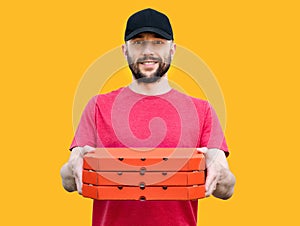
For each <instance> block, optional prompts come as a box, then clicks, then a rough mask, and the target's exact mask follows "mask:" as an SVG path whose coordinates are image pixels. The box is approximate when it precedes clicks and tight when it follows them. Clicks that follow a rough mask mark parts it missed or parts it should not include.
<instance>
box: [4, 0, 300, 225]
mask: <svg viewBox="0 0 300 226" xmlns="http://www.w3.org/2000/svg"><path fill="white" fill-rule="evenodd" d="M146 7H153V8H155V9H157V10H160V11H163V12H165V13H166V14H167V15H168V16H169V18H170V20H171V22H172V25H173V29H174V32H175V41H176V42H177V43H178V44H180V45H181V46H184V47H186V48H188V49H190V50H192V51H193V52H194V53H195V54H197V55H198V56H199V57H201V58H202V59H203V60H204V61H205V62H206V64H207V65H208V66H209V67H210V69H211V70H212V71H213V73H214V74H215V76H216V78H217V80H218V82H219V85H220V87H221V89H222V93H223V96H224V99H225V103H226V112H227V118H226V130H225V133H226V137H227V142H228V145H229V147H230V149H231V155H230V157H229V159H228V161H229V163H230V166H231V169H232V171H233V172H234V173H235V175H236V177H237V185H236V190H235V194H234V196H233V197H232V198H231V199H230V200H228V201H222V200H218V199H216V198H213V197H211V198H208V199H204V200H200V201H199V204H200V205H199V225H230V226H232V225H299V224H300V220H299V216H298V215H299V213H298V212H299V210H298V207H297V206H298V205H297V204H298V203H299V201H300V200H299V195H298V184H299V183H298V179H299V175H298V172H299V168H298V167H297V165H298V166H299V157H300V154H299V153H300V150H299V145H298V141H299V138H298V136H299V132H298V130H299V118H298V117H299V113H300V112H299V107H297V106H298V105H299V100H298V98H299V79H298V77H299V76H300V73H299V72H300V70H299V62H298V61H299V52H300V48H299V40H300V37H299V22H300V21H299V19H300V18H299V4H298V1H296V0H295V1H292V0H286V1H270V0H267V1H258V0H252V1H238V0H228V1H196V0H194V1H162V0H160V1H157V0H152V1H150V2H146V1H119V2H117V1H104V2H103V1H80V2H79V1H57V0H53V1H33V0H29V1H10V2H9V1H6V2H3V1H2V2H1V4H0V19H1V36H0V39H1V42H0V45H1V46H0V47H1V48H0V54H1V67H0V73H1V83H0V87H1V89H0V92H1V93H0V94H1V96H0V97H1V117H0V120H1V160H2V161H1V164H0V167H1V188H0V189H1V190H0V194H1V206H2V208H1V217H0V225H45V226H46V225H73V226H83V225H91V210H92V206H91V204H92V202H91V200H89V199H85V198H82V197H81V196H79V195H77V194H76V193H67V192H65V191H64V190H63V188H62V186H61V181H60V176H59V169H60V167H61V165H62V164H63V163H64V162H65V161H67V159H68V156H69V152H68V147H69V145H70V142H71V140H72V136H73V132H74V131H73V122H72V114H73V113H72V108H73V101H74V96H75V93H76V90H77V87H78V84H79V83H80V80H81V78H82V76H83V74H84V73H85V71H86V70H87V68H88V67H89V66H90V65H91V64H92V63H93V62H94V61H95V60H96V59H97V58H98V57H99V56H102V55H103V54H105V53H106V52H108V51H110V50H111V49H113V48H115V47H117V46H120V45H121V44H122V42H123V33H124V28H125V22H126V20H127V18H128V16H129V15H131V14H132V13H133V12H135V11H137V10H140V9H143V8H146ZM171 73H173V75H171ZM177 73H178V74H179V73H180V72H178V71H176V69H172V70H171V71H170V76H174V77H173V78H174V79H176V75H177ZM120 74H122V75H123V76H124V80H122V81H119V80H118V79H115V80H114V81H112V82H110V83H108V85H107V86H106V88H105V89H107V90H110V89H113V88H117V86H119V85H120V84H126V82H127V83H129V82H130V74H129V71H128V70H127V71H126V70H125V69H124V71H121V72H120ZM99 76H101V75H99ZM116 78H120V77H116ZM189 93H191V94H193V95H195V96H200V97H201V95H202V94H201V93H200V92H198V91H197V90H195V88H193V86H192V85H191V86H190V87H189Z"/></svg>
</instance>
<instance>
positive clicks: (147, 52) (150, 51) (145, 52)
mask: <svg viewBox="0 0 300 226" xmlns="http://www.w3.org/2000/svg"><path fill="white" fill-rule="evenodd" d="M142 54H143V55H151V54H153V48H152V45H151V43H150V42H146V43H145V45H144V48H143V50H142Z"/></svg>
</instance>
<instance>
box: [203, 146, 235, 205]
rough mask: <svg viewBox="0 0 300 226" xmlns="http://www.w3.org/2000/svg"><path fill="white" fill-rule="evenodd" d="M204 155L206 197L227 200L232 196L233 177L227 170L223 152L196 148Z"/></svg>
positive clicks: (214, 149)
mask: <svg viewBox="0 0 300 226" xmlns="http://www.w3.org/2000/svg"><path fill="white" fill-rule="evenodd" d="M197 150H198V151H199V152H202V153H203V154H204V155H205V161H206V171H207V177H206V182H205V189H206V193H205V195H206V197H208V196H210V195H214V196H215V197H217V198H221V199H228V198H230V197H231V196H232V194H233V188H234V185H235V177H234V175H233V174H232V173H231V171H230V170H229V166H228V163H227V160H226V156H225V154H224V152H223V151H222V150H220V149H216V148H213V149H208V148H206V147H204V148H198V149H197Z"/></svg>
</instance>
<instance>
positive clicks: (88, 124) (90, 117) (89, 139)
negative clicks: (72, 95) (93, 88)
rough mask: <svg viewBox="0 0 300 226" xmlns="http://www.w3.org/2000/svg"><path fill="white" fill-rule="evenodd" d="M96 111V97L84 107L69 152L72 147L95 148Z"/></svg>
mask: <svg viewBox="0 0 300 226" xmlns="http://www.w3.org/2000/svg"><path fill="white" fill-rule="evenodd" d="M96 109H97V96H95V97H93V98H92V99H91V100H90V101H89V102H88V104H87V105H86V107H85V109H84V111H83V113H82V115H81V118H80V122H79V124H78V127H77V129H76V132H75V136H74V138H73V141H72V144H71V146H70V150H72V149H73V148H74V147H77V146H79V147H83V146H85V145H89V146H91V147H96V144H97V128H96V121H95V118H96Z"/></svg>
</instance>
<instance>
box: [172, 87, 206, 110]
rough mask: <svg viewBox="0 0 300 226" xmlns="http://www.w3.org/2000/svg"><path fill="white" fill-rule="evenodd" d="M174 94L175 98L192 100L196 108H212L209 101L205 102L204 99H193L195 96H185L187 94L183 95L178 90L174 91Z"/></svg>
mask: <svg viewBox="0 0 300 226" xmlns="http://www.w3.org/2000/svg"><path fill="white" fill-rule="evenodd" d="M173 90H174V91H173V94H174V96H176V97H177V98H183V99H189V100H191V101H192V102H193V103H194V104H195V106H196V107H197V108H205V109H207V108H209V107H210V104H209V102H208V101H207V100H203V99H200V98H196V97H193V96H190V95H188V94H185V93H182V92H180V91H178V90H176V89H173Z"/></svg>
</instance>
